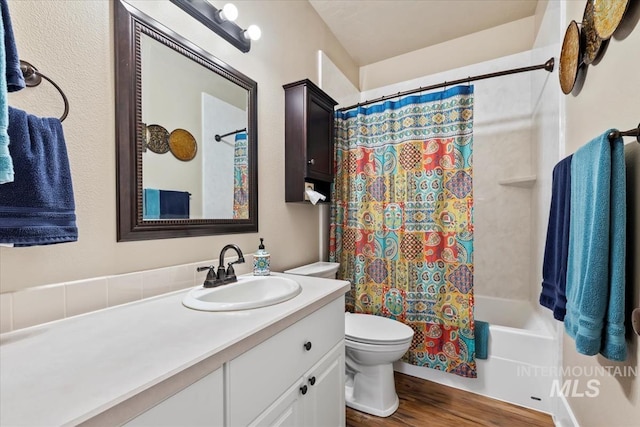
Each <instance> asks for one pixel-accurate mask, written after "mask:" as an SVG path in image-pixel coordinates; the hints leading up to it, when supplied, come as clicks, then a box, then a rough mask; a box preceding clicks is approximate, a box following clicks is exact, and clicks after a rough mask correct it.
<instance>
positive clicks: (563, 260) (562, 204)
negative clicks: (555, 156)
mask: <svg viewBox="0 0 640 427" xmlns="http://www.w3.org/2000/svg"><path fill="white" fill-rule="evenodd" d="M572 157H573V156H569V157H567V158H565V159H563V160H561V161H560V162H559V163H558V164H557V165H556V167H555V168H553V181H552V184H551V209H550V212H549V225H548V227H547V242H546V245H545V248H544V261H543V264H542V292H541V293H540V304H541V305H542V306H544V307H547V308H548V309H550V310H551V311H553V317H554V318H556V319H557V320H561V321H562V320H564V315H565V312H566V304H567V297H566V294H565V289H566V284H567V256H568V251H569V218H570V208H571V158H572Z"/></svg>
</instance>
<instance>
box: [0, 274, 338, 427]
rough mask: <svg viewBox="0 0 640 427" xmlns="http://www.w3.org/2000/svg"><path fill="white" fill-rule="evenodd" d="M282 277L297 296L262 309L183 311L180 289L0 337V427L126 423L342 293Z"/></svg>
mask: <svg viewBox="0 0 640 427" xmlns="http://www.w3.org/2000/svg"><path fill="white" fill-rule="evenodd" d="M276 275H279V274H278V273H276ZM283 276H287V277H290V278H292V279H294V280H296V281H298V282H299V283H300V285H301V286H302V288H303V291H302V293H301V294H300V295H298V296H297V297H295V298H293V299H291V300H289V301H286V302H284V303H281V304H278V305H274V306H269V307H264V308H261V309H255V310H246V311H237V312H226V313H213V312H200V311H196V310H190V309H188V308H186V307H184V306H183V305H182V298H183V297H184V295H185V293H186V291H184V290H182V291H177V292H173V293H170V294H166V295H162V296H157V297H153V298H150V299H148V300H144V301H137V302H133V303H128V304H124V305H121V306H117V307H112V308H108V309H105V310H100V311H96V312H93V313H89V314H85V315H81V316H76V317H73V318H68V319H64V320H60V321H55V322H51V323H47V324H43V325H39V326H34V327H30V328H26V329H22V330H18V331H14V332H10V333H6V334H2V335H0V372H2V382H1V390H0V406H1V407H2V408H3V411H2V412H1V413H0V424H2V425H15V424H25V425H43V424H47V425H76V424H79V423H83V422H87V421H88V422H89V423H88V424H99V423H102V424H105V423H107V424H112V425H113V424H117V423H123V422H126V421H127V420H130V419H131V418H133V417H135V416H137V415H139V414H141V413H142V412H144V411H146V410H147V409H149V408H151V407H152V406H154V405H155V404H157V403H158V402H160V401H162V400H164V399H165V398H167V397H169V396H172V395H174V394H175V393H176V392H178V391H180V390H182V389H184V388H185V387H186V386H188V385H190V384H193V383H194V382H196V381H197V380H199V379H201V378H203V377H205V376H206V375H208V374H210V373H211V372H213V371H215V370H216V369H218V368H220V367H221V366H223V364H225V363H226V362H228V361H230V360H232V359H234V358H236V357H238V356H239V355H241V354H242V353H244V352H245V351H247V350H249V349H252V348H254V347H255V346H257V345H258V344H259V343H261V342H263V341H265V340H267V339H268V338H270V337H271V336H273V335H275V334H277V333H278V332H280V331H282V330H284V329H286V328H287V327H289V326H291V325H293V324H294V323H296V322H298V321H299V320H301V319H303V318H304V317H305V316H307V315H309V314H311V313H313V312H314V311H316V310H318V309H319V308H321V307H323V306H325V305H327V304H328V303H330V302H331V301H335V300H336V299H341V298H342V296H343V295H344V293H345V292H346V291H347V290H348V289H349V283H348V282H345V281H328V280H326V279H319V278H313V277H302V276H292V275H283ZM275 397H276V396H274V398H275ZM34 402H37V405H36V407H37V410H34Z"/></svg>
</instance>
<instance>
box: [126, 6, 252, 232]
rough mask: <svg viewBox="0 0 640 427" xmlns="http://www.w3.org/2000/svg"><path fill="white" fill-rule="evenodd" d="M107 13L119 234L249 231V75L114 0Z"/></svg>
mask: <svg viewBox="0 0 640 427" xmlns="http://www.w3.org/2000/svg"><path fill="white" fill-rule="evenodd" d="M176 13H183V12H182V11H180V9H178V8H176ZM114 17H115V60H116V61H115V62H116V64H115V65H116V78H115V85H116V145H117V157H116V162H117V163H116V169H117V170H116V176H117V199H118V200H117V202H118V208H117V209H118V211H117V216H118V236H117V238H118V241H132V240H149V239H165V238H175V237H191V236H203V235H213V234H229V233H250V232H257V231H258V170H257V162H258V158H257V144H258V140H257V135H258V132H257V97H258V85H257V83H256V82H255V81H253V80H252V79H250V78H249V77H247V76H245V75H244V74H242V73H241V72H239V71H237V70H235V69H234V68H232V67H230V66H229V65H227V64H225V63H224V62H222V61H220V60H219V59H217V58H215V57H214V56H212V55H211V54H210V53H208V52H206V51H204V50H203V49H201V48H200V47H198V46H196V45H195V44H193V43H192V42H190V41H189V40H186V39H185V38H183V37H182V36H180V35H179V34H177V33H176V32H174V31H172V30H170V29H169V28H166V27H165V26H164V25H162V24H160V23H159V22H156V21H155V20H153V19H152V18H150V17H149V16H147V15H145V14H143V13H142V12H140V11H139V10H137V9H135V8H134V7H132V6H131V5H129V4H126V3H124V2H123V1H122V0H115V1H114ZM194 25H200V24H199V23H197V22H195V21H194Z"/></svg>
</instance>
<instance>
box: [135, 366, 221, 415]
mask: <svg viewBox="0 0 640 427" xmlns="http://www.w3.org/2000/svg"><path fill="white" fill-rule="evenodd" d="M223 424H224V385H223V379H222V368H219V369H216V370H215V371H213V372H212V373H210V374H209V375H207V376H206V377H204V378H202V379H200V380H198V381H196V382H195V383H193V384H191V385H190V386H189V387H187V388H185V389H184V390H182V391H179V392H178V393H176V394H174V395H173V396H171V397H169V398H168V399H166V400H163V401H162V402H160V403H159V404H158V405H156V406H154V407H153V408H151V409H149V410H148V411H146V412H144V413H142V414H140V415H139V416H137V417H136V418H134V419H132V420H131V421H129V422H128V423H126V424H125V425H126V426H128V427H133V426H136V427H137V426H154V427H163V426H166V427H172V426H193V427H195V426H222V425H223Z"/></svg>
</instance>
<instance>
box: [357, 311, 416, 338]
mask: <svg viewBox="0 0 640 427" xmlns="http://www.w3.org/2000/svg"><path fill="white" fill-rule="evenodd" d="M412 338H413V329H411V328H410V327H409V326H407V325H405V324H404V323H400V322H399V321H397V320H393V319H387V318H386V317H381V316H375V315H373V314H362V313H345V339H346V340H347V341H351V342H354V343H361V344H370V345H379V346H380V345H396V344H405V343H407V342H408V341H411V340H412Z"/></svg>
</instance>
